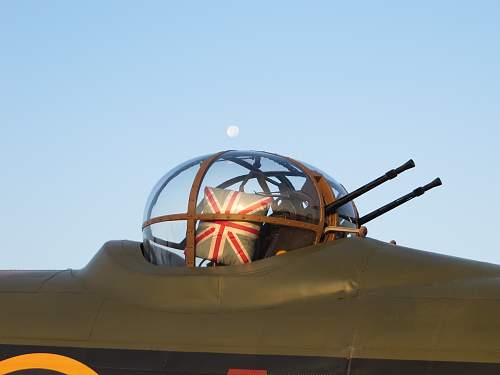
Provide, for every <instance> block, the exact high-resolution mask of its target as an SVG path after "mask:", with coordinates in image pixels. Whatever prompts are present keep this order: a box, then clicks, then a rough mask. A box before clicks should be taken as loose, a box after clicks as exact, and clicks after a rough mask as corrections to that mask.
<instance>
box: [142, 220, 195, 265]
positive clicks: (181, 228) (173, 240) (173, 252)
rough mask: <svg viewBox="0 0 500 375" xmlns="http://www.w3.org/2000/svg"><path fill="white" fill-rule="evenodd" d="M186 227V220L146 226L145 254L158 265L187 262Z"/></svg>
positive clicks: (144, 233)
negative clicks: (185, 251)
mask: <svg viewBox="0 0 500 375" xmlns="http://www.w3.org/2000/svg"><path fill="white" fill-rule="evenodd" d="M186 228H187V224H186V221H184V220H179V221H164V222H161V223H156V224H152V225H150V226H149V227H146V228H144V230H143V236H144V242H143V243H144V256H145V257H146V259H147V260H148V261H149V262H151V263H153V264H157V265H162V266H170V267H182V266H184V264H185V257H184V249H185V247H186Z"/></svg>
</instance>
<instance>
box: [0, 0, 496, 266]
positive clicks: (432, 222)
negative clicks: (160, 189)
mask: <svg viewBox="0 0 500 375" xmlns="http://www.w3.org/2000/svg"><path fill="white" fill-rule="evenodd" d="M499 19H500V3H499V2H498V1H496V0H495V1H474V2H470V1H445V0H444V1H439V2H436V1H425V0H424V1H418V2H411V4H410V2H400V1H376V2H375V1H357V2H340V1H273V2H269V1H252V2H242V1H227V2H218V1H210V2H208V1H203V2H202V1H200V2H192V1H182V2H180V1H177V2H166V1H147V2H139V1H104V2H103V1H85V2H67V1H45V2H40V1H26V0H19V1H9V2H8V1H3V2H0V173H1V174H0V176H1V180H0V181H1V182H2V183H1V184H0V210H1V212H2V214H1V215H0V235H1V238H2V243H1V246H0V269H65V268H81V267H83V266H85V264H86V263H87V262H88V261H89V260H90V259H91V258H92V256H93V255H94V254H95V253H96V252H97V251H98V249H99V248H100V246H102V244H103V243H104V242H106V241H108V240H117V239H130V240H136V241H140V240H141V239H142V234H141V224H142V213H143V209H144V205H145V203H146V199H147V197H148V194H149V192H150V190H151V189H152V187H153V186H154V184H155V183H156V181H157V180H159V179H160V178H161V177H162V175H164V174H165V173H166V172H168V171H169V170H170V169H172V168H173V167H175V166H176V165H178V164H180V163H182V162H183V161H185V160H187V159H190V158H192V157H195V156H198V155H203V154H207V153H211V152H216V151H219V150H225V149H255V150H265V151H271V152H275V153H279V154H283V155H287V156H291V157H295V158H297V159H299V160H302V161H306V162H308V163H310V164H312V165H315V166H317V167H318V168H320V169H322V170H324V171H326V172H328V173H329V174H330V175H332V176H334V177H335V178H336V179H337V180H338V181H340V182H341V183H343V184H344V185H345V186H346V188H347V189H348V190H353V189H355V188H357V187H359V186H361V185H363V184H364V183H366V182H368V181H369V180H371V179H373V178H376V177H378V176H379V175H381V174H383V173H384V172H386V171H387V170H389V169H391V168H394V167H396V166H398V165H400V164H402V163H403V162H405V161H406V160H408V159H409V158H413V159H414V160H415V162H416V164H417V167H416V168H415V169H412V170H411V171H408V172H406V173H405V174H403V175H401V176H400V177H399V178H398V179H396V180H392V181H390V182H388V183H386V184H384V185H382V186H380V187H379V188H377V189H376V190H374V191H372V192H370V193H368V194H366V195H365V196H363V197H360V198H358V199H357V200H356V204H357V206H358V208H359V211H360V212H361V213H367V212H369V211H371V210H373V209H375V208H378V207H379V206H381V205H383V204H385V203H387V202H389V201H391V200H393V199H395V198H397V197H399V196H401V195H403V194H406V193H407V192H409V191H411V190H412V189H414V188H415V187H417V186H420V185H423V184H425V183H427V182H429V181H431V180H432V179H434V178H435V177H437V176H439V177H441V179H442V180H443V186H442V187H440V188H436V189H434V190H432V191H430V192H429V193H427V194H425V195H424V196H423V197H420V198H418V199H415V200H412V201H411V202H410V203H408V204H406V205H405V206H402V207H400V208H398V209H396V210H394V211H392V212H390V213H388V214H386V215H384V216H382V217H380V218H378V219H376V220H374V221H373V222H371V223H369V224H368V225H367V226H368V230H369V236H370V237H373V238H377V239H380V240H383V241H389V240H392V239H395V240H396V241H397V242H398V244H401V245H403V246H408V247H413V248H418V249H423V250H427V251H433V252H438V253H443V254H449V255H453V256H458V257H465V258H471V259H477V260H481V261H487V262H493V263H500V239H499V237H498V224H499V223H500V221H499V219H498V216H499V214H498V212H499V209H500V197H499V196H498V193H499V191H500V168H499V167H498V166H499V165H500V151H499V147H500V70H499V68H498V67H499V66H500V43H499V41H500V22H499ZM230 125H236V126H238V127H239V129H240V133H239V135H238V137H236V138H229V137H228V136H227V135H226V128H227V127H228V126H230Z"/></svg>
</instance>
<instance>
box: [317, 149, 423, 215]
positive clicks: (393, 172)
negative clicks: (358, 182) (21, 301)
mask: <svg viewBox="0 0 500 375" xmlns="http://www.w3.org/2000/svg"><path fill="white" fill-rule="evenodd" d="M413 167H415V162H414V161H413V160H412V159H410V160H408V161H407V162H406V163H404V164H403V165H401V166H399V167H397V168H395V169H391V170H390V171H387V172H386V173H385V174H384V175H382V176H380V177H379V178H377V179H375V180H373V181H372V182H369V183H367V184H366V185H364V186H361V187H360V188H359V189H356V190H354V191H352V192H350V193H349V194H347V195H344V196H343V197H341V198H339V199H337V200H336V201H335V202H332V203H330V204H329V205H327V206H326V207H325V211H326V213H327V214H331V213H333V212H335V211H336V210H337V209H338V208H339V207H342V206H343V205H344V204H346V203H347V202H350V201H352V200H353V199H356V198H357V197H359V196H360V195H363V194H365V193H366V192H368V191H370V190H372V189H374V188H376V187H377V186H379V185H380V184H383V183H384V182H386V181H389V180H392V179H393V178H395V177H397V176H398V175H399V174H400V173H402V172H404V171H406V170H408V169H411V168H413Z"/></svg>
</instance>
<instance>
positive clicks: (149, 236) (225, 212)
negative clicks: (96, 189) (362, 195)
mask: <svg viewBox="0 0 500 375" xmlns="http://www.w3.org/2000/svg"><path fill="white" fill-rule="evenodd" d="M346 193H347V192H346V190H345V189H344V188H343V187H342V186H341V185H340V184H338V183H337V182H336V181H335V180H333V179H332V178H331V177H329V176H327V175H326V174H325V173H323V172H321V171H320V170H318V169H316V168H314V167H311V166H308V165H306V164H304V163H301V162H298V161H296V160H293V159H291V158H287V157H284V156H280V155H276V154H271V153H267V152H261V151H224V152H219V153H216V154H213V155H207V156H202V157H198V158H195V159H192V160H190V161H188V162H185V163H183V164H181V165H179V166H177V167H176V168H174V169H172V170H171V171H170V172H168V173H167V174H166V175H165V176H164V177H163V178H162V179H161V180H160V181H159V182H158V183H157V184H156V185H155V187H154V188H153V191H152V192H151V194H150V196H149V199H148V202H147V204H146V209H145V212H144V221H143V236H144V253H145V256H146V258H147V259H148V260H149V261H151V262H152V263H155V264H161V265H170V266H180V265H184V264H186V265H188V266H194V265H195V264H198V265H200V264H202V263H205V264H207V262H209V263H210V264H212V265H215V264H219V265H232V264H244V263H249V262H252V261H256V260H260V259H263V258H266V257H269V256H272V255H275V254H276V253H279V252H286V251H291V250H294V249H297V248H302V247H305V246H309V245H313V244H317V243H320V242H322V241H329V240H334V239H335V238H336V236H337V237H338V236H342V235H343V234H340V235H339V234H336V235H334V234H333V233H325V231H324V229H325V227H326V226H328V225H339V226H345V227H353V226H355V225H354V224H353V223H355V222H356V218H357V211H356V208H355V206H354V205H353V204H352V203H349V204H346V205H345V206H343V207H342V209H341V210H339V211H338V212H337V213H335V214H334V215H325V210H324V207H325V205H327V204H329V203H331V202H333V201H334V200H335V199H338V197H340V196H343V195H345V194H346Z"/></svg>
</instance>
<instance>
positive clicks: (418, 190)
mask: <svg viewBox="0 0 500 375" xmlns="http://www.w3.org/2000/svg"><path fill="white" fill-rule="evenodd" d="M442 184H443V183H442V182H441V179H440V178H439V177H438V178H436V179H435V180H433V181H431V182H429V183H428V184H427V185H424V186H420V187H418V188H416V189H415V190H413V191H412V192H411V193H408V194H406V195H403V196H402V197H400V198H398V199H396V200H395V201H392V202H391V203H388V204H386V205H385V206H382V207H380V208H378V209H376V210H375V211H372V212H370V213H369V214H366V215H365V216H363V217H361V218H359V219H358V222H357V224H358V225H363V224H366V223H368V222H369V221H371V220H373V219H375V218H377V217H379V216H380V215H383V214H385V213H386V212H388V211H390V210H393V209H394V208H396V207H398V206H401V205H402V204H404V203H406V202H408V201H409V200H412V199H413V198H416V197H419V196H421V195H423V194H424V193H425V192H426V191H428V190H431V189H433V188H435V187H438V186H440V185H442Z"/></svg>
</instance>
